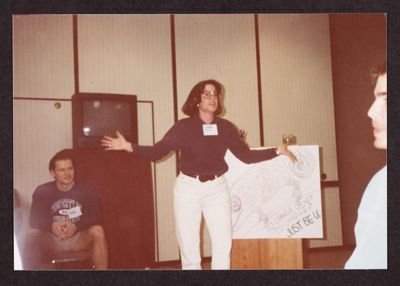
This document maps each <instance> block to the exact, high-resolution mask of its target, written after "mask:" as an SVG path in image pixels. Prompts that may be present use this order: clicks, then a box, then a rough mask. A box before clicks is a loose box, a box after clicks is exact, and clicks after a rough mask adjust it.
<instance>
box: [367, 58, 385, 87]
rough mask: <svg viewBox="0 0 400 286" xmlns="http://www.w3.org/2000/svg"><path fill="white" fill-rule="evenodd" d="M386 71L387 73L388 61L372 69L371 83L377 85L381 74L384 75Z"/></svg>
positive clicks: (370, 74) (370, 72) (370, 73)
mask: <svg viewBox="0 0 400 286" xmlns="http://www.w3.org/2000/svg"><path fill="white" fill-rule="evenodd" d="M386 73H387V65H386V63H384V64H382V65H381V66H379V67H378V68H372V69H370V71H369V76H370V78H371V83H372V84H373V85H375V84H376V81H377V79H378V77H379V76H381V75H384V74H386Z"/></svg>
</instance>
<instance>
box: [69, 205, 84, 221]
mask: <svg viewBox="0 0 400 286" xmlns="http://www.w3.org/2000/svg"><path fill="white" fill-rule="evenodd" d="M80 215H82V211H81V207H74V208H71V209H69V211H68V218H76V217H78V216H80Z"/></svg>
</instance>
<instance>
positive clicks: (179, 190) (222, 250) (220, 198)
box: [174, 173, 232, 269]
mask: <svg viewBox="0 0 400 286" xmlns="http://www.w3.org/2000/svg"><path fill="white" fill-rule="evenodd" d="M174 213H175V227H176V236H177V239H178V243H179V248H180V251H181V260H182V269H201V265H200V263H201V257H200V224H201V215H202V214H203V215H204V219H205V222H206V224H207V228H208V231H209V233H210V237H211V246H212V262H211V269H230V252H231V246H232V220H231V204H230V196H229V191H228V186H227V183H226V180H225V178H224V176H221V177H219V178H216V179H215V180H212V181H207V182H204V183H202V182H200V181H199V180H198V179H195V178H192V177H189V176H186V175H184V174H182V173H180V174H179V175H178V177H177V178H176V182H175V186H174Z"/></svg>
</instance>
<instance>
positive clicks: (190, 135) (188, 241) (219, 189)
mask: <svg viewBox="0 0 400 286" xmlns="http://www.w3.org/2000/svg"><path fill="white" fill-rule="evenodd" d="M221 89H222V87H221V84H220V83H219V82H217V81H215V80H206V81H202V82H199V83H198V84H196V85H195V86H194V87H193V88H192V90H191V91H190V93H189V96H188V97H187V99H186V102H185V104H184V105H183V107H182V111H183V113H185V114H186V115H188V116H190V117H188V118H184V119H181V120H179V121H177V122H176V123H175V124H174V125H173V126H172V128H171V129H170V130H168V132H167V133H166V134H165V135H164V137H163V138H162V139H161V141H159V142H157V143H156V144H155V145H154V146H139V145H136V144H131V143H130V142H127V141H126V140H125V138H124V137H123V136H122V135H121V134H120V133H119V132H117V137H116V138H112V137H109V136H104V137H103V139H102V140H101V142H102V146H104V147H106V149H105V150H126V151H127V152H131V153H133V154H134V155H138V156H141V157H144V158H147V159H149V160H152V161H156V160H159V159H161V158H163V157H164V156H165V155H167V154H168V153H169V152H171V151H172V150H179V151H180V153H179V161H178V162H179V163H178V168H179V171H180V172H179V175H178V176H177V178H176V182H175V186H174V214H175V228H176V236H177V239H178V243H179V248H180V252H181V260H182V269H201V266H200V262H201V257H200V223H201V216H202V214H203V215H204V219H205V221H206V224H207V228H208V231H209V233H210V237H211V244H212V262H211V269H230V252H231V245H232V227H231V225H232V221H231V204H230V197H229V190H228V186H227V182H226V180H225V177H224V173H225V172H226V171H227V170H228V165H227V164H226V162H225V160H224V156H225V153H226V150H227V149H229V150H230V151H231V152H232V153H233V154H234V155H235V156H236V157H237V158H239V159H240V160H241V161H243V162H244V163H256V162H260V161H264V160H270V159H273V158H275V157H276V156H278V155H280V154H282V155H286V156H288V157H289V158H290V159H291V160H292V161H296V160H297V159H296V157H295V156H294V154H293V153H292V152H290V151H289V150H288V148H287V145H283V146H279V147H278V148H272V149H264V150H250V149H249V147H248V146H247V145H246V143H245V142H244V141H243V140H242V139H241V137H240V135H239V132H238V130H237V128H236V127H235V126H234V125H233V124H232V123H231V122H230V121H228V120H226V119H222V118H220V117H218V115H219V114H220V113H221V111H222V107H221V104H220V94H221Z"/></svg>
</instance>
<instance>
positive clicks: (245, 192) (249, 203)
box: [225, 145, 323, 239]
mask: <svg viewBox="0 0 400 286" xmlns="http://www.w3.org/2000/svg"><path fill="white" fill-rule="evenodd" d="M289 148H290V150H291V151H292V152H293V153H294V154H295V155H296V156H297V158H298V162H296V163H292V162H291V161H290V159H289V158H288V157H287V156H278V157H276V158H274V159H272V160H268V161H263V162H260V163H255V164H245V163H243V162H241V161H240V160H238V159H237V158H236V157H235V156H234V155H233V154H232V153H231V152H230V151H229V150H228V151H227V153H226V155H225V160H226V162H227V163H228V166H229V170H228V172H227V173H226V174H225V177H226V179H227V181H228V185H229V189H230V193H231V203H232V227H233V238H234V239H252V238H322V237H323V227H322V211H321V183H320V168H319V149H318V148H319V147H318V146H315V145H310V146H290V147H289ZM258 149H260V148H258Z"/></svg>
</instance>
